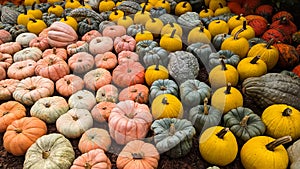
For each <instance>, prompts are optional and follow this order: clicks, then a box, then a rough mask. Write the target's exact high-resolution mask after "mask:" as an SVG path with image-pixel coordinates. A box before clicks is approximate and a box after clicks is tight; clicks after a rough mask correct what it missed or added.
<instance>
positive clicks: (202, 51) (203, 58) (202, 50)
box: [186, 42, 214, 69]
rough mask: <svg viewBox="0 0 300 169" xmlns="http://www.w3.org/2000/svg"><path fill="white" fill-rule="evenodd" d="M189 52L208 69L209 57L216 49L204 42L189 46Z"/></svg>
mask: <svg viewBox="0 0 300 169" xmlns="http://www.w3.org/2000/svg"><path fill="white" fill-rule="evenodd" d="M186 51H187V52H190V53H192V54H193V55H194V56H196V58H197V59H198V61H199V64H200V65H201V66H202V65H203V66H205V67H206V69H208V67H207V66H208V60H209V59H208V57H209V55H210V54H211V53H213V51H214V49H213V47H212V46H211V45H209V44H205V43H202V42H196V43H193V44H191V45H189V46H188V47H187V49H186Z"/></svg>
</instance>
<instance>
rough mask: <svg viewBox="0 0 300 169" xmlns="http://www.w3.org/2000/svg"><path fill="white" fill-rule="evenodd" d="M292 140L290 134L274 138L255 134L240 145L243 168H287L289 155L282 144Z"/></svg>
mask: <svg viewBox="0 0 300 169" xmlns="http://www.w3.org/2000/svg"><path fill="white" fill-rule="evenodd" d="M290 141H292V138H291V137H290V136H285V137H281V138H279V139H276V140H275V139H274V138H272V137H268V136H257V137H253V138H251V139H250V140H248V141H247V142H246V143H245V144H244V145H243V147H242V149H241V152H240V157H241V161H242V164H243V166H244V167H245V169H252V168H287V167H288V163H289V157H288V153H287V151H286V149H285V148H284V146H283V145H282V144H285V143H288V142H290Z"/></svg>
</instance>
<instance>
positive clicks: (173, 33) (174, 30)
mask: <svg viewBox="0 0 300 169" xmlns="http://www.w3.org/2000/svg"><path fill="white" fill-rule="evenodd" d="M175 32H176V29H173V31H172V33H171V35H170V38H174V36H175Z"/></svg>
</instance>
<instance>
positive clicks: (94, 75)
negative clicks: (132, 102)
mask: <svg viewBox="0 0 300 169" xmlns="http://www.w3.org/2000/svg"><path fill="white" fill-rule="evenodd" d="M111 80H112V76H111V74H110V72H109V71H108V70H106V69H103V68H97V69H94V70H91V71H89V72H87V73H86V74H85V75H84V77H83V81H84V85H85V87H86V88H87V89H89V90H92V91H97V90H98V89H99V88H100V87H102V86H104V85H107V84H110V83H111Z"/></svg>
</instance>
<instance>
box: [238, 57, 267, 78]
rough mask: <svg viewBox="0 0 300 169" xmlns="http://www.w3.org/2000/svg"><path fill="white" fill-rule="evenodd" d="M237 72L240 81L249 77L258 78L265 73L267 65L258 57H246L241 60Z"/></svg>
mask: <svg viewBox="0 0 300 169" xmlns="http://www.w3.org/2000/svg"><path fill="white" fill-rule="evenodd" d="M237 71H238V74H239V79H240V80H241V81H243V80H245V79H246V78H249V77H259V76H262V75H264V74H266V73H267V64H266V63H265V62H264V61H263V60H261V59H260V56H256V57H247V58H244V59H242V60H241V61H240V62H239V64H238V66H237Z"/></svg>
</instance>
